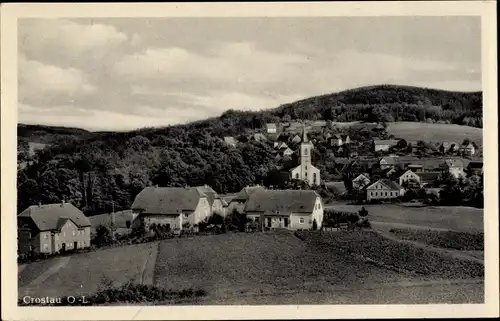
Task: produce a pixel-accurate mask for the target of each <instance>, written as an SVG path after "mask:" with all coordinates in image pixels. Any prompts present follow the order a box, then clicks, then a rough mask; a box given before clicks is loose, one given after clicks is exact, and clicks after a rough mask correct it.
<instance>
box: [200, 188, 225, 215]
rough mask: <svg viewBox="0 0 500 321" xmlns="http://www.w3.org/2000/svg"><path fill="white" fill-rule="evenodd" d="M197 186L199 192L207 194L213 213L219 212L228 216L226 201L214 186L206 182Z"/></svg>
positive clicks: (211, 212)
mask: <svg viewBox="0 0 500 321" xmlns="http://www.w3.org/2000/svg"><path fill="white" fill-rule="evenodd" d="M195 188H196V189H197V190H198V192H200V193H203V194H205V195H206V196H207V199H208V203H209V205H210V214H211V215H212V214H215V213H217V214H219V215H222V216H226V211H225V210H226V207H225V206H224V203H225V202H224V201H223V200H222V198H221V197H220V196H219V194H218V193H217V192H216V191H215V190H214V189H213V188H212V187H210V186H208V185H206V184H205V185H203V186H196V187H195Z"/></svg>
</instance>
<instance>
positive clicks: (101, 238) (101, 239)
mask: <svg viewBox="0 0 500 321" xmlns="http://www.w3.org/2000/svg"><path fill="white" fill-rule="evenodd" d="M111 242H112V236H111V231H110V230H109V229H108V228H107V227H106V226H104V225H98V226H97V227H96V235H95V237H94V243H95V244H97V245H106V244H109V243H111Z"/></svg>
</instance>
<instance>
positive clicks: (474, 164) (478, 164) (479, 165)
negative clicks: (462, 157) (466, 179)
mask: <svg viewBox="0 0 500 321" xmlns="http://www.w3.org/2000/svg"><path fill="white" fill-rule="evenodd" d="M467 167H468V168H483V162H477V161H470V162H469V165H468V166H467Z"/></svg>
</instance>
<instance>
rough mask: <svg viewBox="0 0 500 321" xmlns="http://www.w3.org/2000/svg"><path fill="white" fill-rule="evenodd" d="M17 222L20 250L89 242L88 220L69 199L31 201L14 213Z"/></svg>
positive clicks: (78, 245)
mask: <svg viewBox="0 0 500 321" xmlns="http://www.w3.org/2000/svg"><path fill="white" fill-rule="evenodd" d="M17 224H18V225H17V227H18V239H19V252H20V253H22V254H26V255H30V254H41V253H43V254H53V253H58V252H64V251H67V250H76V249H83V248H86V247H89V246H90V232H91V224H90V221H89V219H88V218H87V217H86V216H85V214H83V212H82V211H80V210H79V209H78V208H76V207H75V206H73V205H72V204H71V203H66V202H64V201H63V202H61V203H58V204H44V205H42V204H39V205H32V206H30V207H28V208H27V209H25V210H24V211H23V212H22V213H21V214H19V215H18V216H17Z"/></svg>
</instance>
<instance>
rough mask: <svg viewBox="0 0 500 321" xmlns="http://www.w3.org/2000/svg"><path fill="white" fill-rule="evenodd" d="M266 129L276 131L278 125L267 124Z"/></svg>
mask: <svg viewBox="0 0 500 321" xmlns="http://www.w3.org/2000/svg"><path fill="white" fill-rule="evenodd" d="M266 128H267V129H276V124H275V123H267V124H266Z"/></svg>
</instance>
